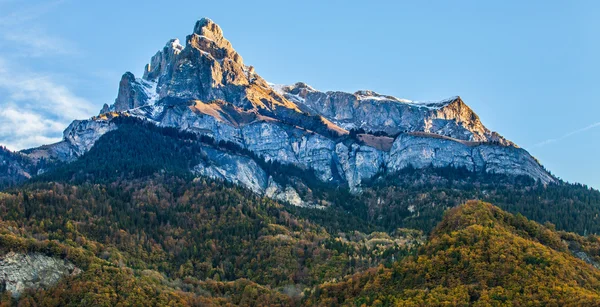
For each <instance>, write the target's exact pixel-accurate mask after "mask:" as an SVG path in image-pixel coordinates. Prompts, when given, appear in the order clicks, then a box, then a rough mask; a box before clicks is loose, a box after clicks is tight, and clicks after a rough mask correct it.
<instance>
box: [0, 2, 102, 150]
mask: <svg viewBox="0 0 600 307" xmlns="http://www.w3.org/2000/svg"><path fill="white" fill-rule="evenodd" d="M61 2H63V1H46V2H41V3H34V2H29V1H28V2H20V1H7V0H0V11H1V12H2V13H0V45H2V46H3V48H2V49H1V50H0V144H1V145H5V146H7V147H8V148H9V149H12V150H19V149H24V148H30V147H35V146H40V145H43V144H50V143H54V142H57V141H60V140H61V139H62V131H63V130H64V129H65V128H66V127H67V126H68V125H69V123H70V122H71V121H72V120H73V119H83V118H89V117H90V116H91V115H93V114H94V113H95V111H96V107H95V106H94V105H93V104H92V103H91V102H90V101H88V100H87V99H85V98H82V97H80V96H78V95H77V94H75V93H74V92H73V91H72V90H71V89H70V88H69V87H68V85H67V84H66V83H65V81H64V78H62V77H59V76H58V75H56V74H53V73H52V72H48V71H39V70H38V69H36V68H35V66H34V64H32V61H30V60H34V59H38V61H39V59H42V61H46V59H45V58H46V57H47V58H48V59H49V60H50V59H55V58H60V57H64V56H72V55H74V54H77V53H78V51H77V48H76V46H75V44H74V43H72V42H70V41H68V40H65V39H63V38H61V37H59V36H56V35H52V34H51V33H47V30H45V27H44V25H43V24H39V22H38V19H39V18H40V17H42V16H43V15H45V14H48V13H50V12H52V11H53V10H54V9H55V8H56V7H57V6H58V5H60V4H61Z"/></svg>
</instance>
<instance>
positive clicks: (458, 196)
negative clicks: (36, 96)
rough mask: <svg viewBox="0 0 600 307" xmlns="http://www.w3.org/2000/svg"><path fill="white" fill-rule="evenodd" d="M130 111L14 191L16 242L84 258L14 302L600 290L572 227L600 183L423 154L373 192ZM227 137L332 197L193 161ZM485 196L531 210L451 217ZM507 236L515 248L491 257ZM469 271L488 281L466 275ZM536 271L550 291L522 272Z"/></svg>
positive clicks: (402, 299)
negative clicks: (281, 188)
mask: <svg viewBox="0 0 600 307" xmlns="http://www.w3.org/2000/svg"><path fill="white" fill-rule="evenodd" d="M115 122H116V123H117V124H118V125H119V129H117V130H114V131H111V132H108V133H106V134H105V135H103V136H102V137H101V138H100V139H99V140H98V141H97V143H96V145H95V146H94V147H93V148H92V149H91V150H90V151H89V152H87V153H86V154H85V155H84V156H82V157H81V158H79V159H77V160H76V161H74V162H71V163H62V164H57V165H51V167H47V168H46V169H44V172H43V174H41V175H38V176H34V177H33V178H32V179H31V180H29V181H27V182H25V183H22V184H21V185H18V186H13V187H10V188H8V189H5V190H4V192H2V193H1V194H0V220H1V224H0V252H1V254H2V255H7V254H8V253H9V252H17V253H25V254H35V253H40V254H43V255H48V256H51V257H55V258H58V259H66V260H68V261H70V262H72V263H74V264H75V265H76V266H77V267H78V268H80V269H81V270H82V271H81V272H82V273H81V274H78V275H73V276H66V277H63V278H62V279H61V280H60V282H59V283H58V284H56V285H55V286H53V287H50V288H46V289H45V290H37V291H32V290H29V291H25V292H23V293H21V295H20V297H19V298H17V297H12V296H11V294H10V293H7V292H5V293H4V295H3V296H2V301H3V302H6V303H9V302H12V303H13V304H17V303H18V304H20V305H23V306H28V305H36V304H40V305H49V306H60V305H69V304H70V305H78V304H80V303H83V304H87V305H91V304H93V303H91V302H94V304H95V303H98V304H105V305H116V304H125V305H126V304H132V305H135V304H140V303H142V302H143V303H149V302H150V303H151V304H155V305H165V304H167V303H170V304H173V305H203V304H204V305H210V304H215V305H227V304H233V305H250V306H267V305H275V306H281V305H286V306H287V305H314V304H321V305H332V304H333V305H338V304H348V305H361V304H363V303H365V304H367V305H377V304H379V302H382V303H383V304H384V305H385V304H391V303H407V304H408V303H415V304H427V305H435V303H436V302H437V301H441V300H450V301H452V302H455V303H456V304H458V305H460V304H462V303H466V304H469V303H473V304H474V303H477V302H479V303H482V304H483V303H484V302H487V301H486V300H489V301H490V302H492V303H505V304H510V303H513V302H522V301H523V300H524V299H525V297H535V299H536V300H538V301H539V302H540V304H541V305H543V304H542V302H550V303H563V302H565V303H579V302H586V303H591V302H596V301H595V299H596V295H597V291H598V287H597V276H598V271H597V269H595V268H594V267H593V266H592V265H588V264H585V263H584V262H583V261H580V260H577V259H576V258H575V256H573V255H578V257H581V258H583V259H586V260H587V261H588V262H590V263H591V264H595V265H597V263H598V262H600V241H598V238H597V237H596V236H593V235H590V236H587V237H582V236H579V235H577V234H574V233H568V232H565V231H562V230H567V231H575V232H578V233H580V234H588V235H589V234H592V233H595V232H597V231H598V228H597V227H598V226H597V224H598V223H596V218H597V214H598V211H600V209H599V206H598V203H599V202H600V197H599V193H598V191H596V190H592V189H589V188H587V187H585V186H581V185H570V184H565V183H558V184H549V185H543V184H540V183H537V182H535V181H533V180H531V179H529V178H528V177H511V176H504V175H493V174H484V173H473V172H468V171H466V170H464V169H455V168H441V169H440V168H437V169H436V168H430V169H426V170H418V171H417V170H414V169H411V168H408V169H405V170H403V171H401V172H395V173H387V172H384V173H382V174H381V175H380V176H379V177H378V179H374V180H373V181H371V182H367V183H365V184H364V185H363V187H362V192H361V193H350V191H349V189H348V187H345V186H335V185H333V184H328V183H323V182H321V181H319V180H317V179H316V177H315V175H314V173H312V170H310V169H308V170H303V169H300V168H298V167H296V166H290V165H285V164H280V163H273V162H266V161H265V160H263V159H262V158H261V157H260V156H257V155H255V154H253V153H251V152H249V151H246V150H243V149H241V148H240V147H239V146H236V145H235V144H231V143H227V142H219V143H217V142H215V141H214V140H213V139H211V138H208V137H199V136H197V135H194V134H190V133H186V132H181V131H178V130H176V129H173V128H159V127H156V126H154V125H153V124H151V123H149V122H146V121H141V120H139V119H135V118H127V117H123V118H120V119H117V120H116V121H115ZM211 148H218V149H219V150H222V151H226V152H229V153H231V154H236V155H242V156H245V157H248V158H250V159H252V160H253V161H256V163H258V164H260V165H261V166H262V167H263V168H264V169H265V170H267V171H268V174H269V175H270V176H272V177H273V178H277V180H278V181H279V182H285V183H286V184H289V185H293V186H294V188H295V189H296V190H297V191H299V193H300V194H301V196H302V197H303V198H304V199H310V200H311V201H314V202H316V203H319V204H321V205H322V206H324V208H323V209H317V208H302V207H296V206H292V205H288V204H285V203H281V202H278V201H274V200H272V199H269V198H267V197H263V196H260V195H257V194H256V193H253V192H252V191H250V190H248V189H245V188H243V187H240V186H237V185H234V184H231V183H227V182H223V181H218V180H212V179H209V178H206V177H202V176H194V175H193V174H192V173H190V172H189V169H190V167H191V166H193V165H196V164H197V163H199V162H200V161H203V159H205V154H206V152H207V150H210V149H211ZM470 199H482V200H487V201H492V202H493V203H494V204H497V205H498V206H499V207H500V208H502V209H505V210H508V211H510V212H515V213H520V214H518V215H511V214H509V213H506V212H503V211H501V210H500V209H498V208H496V207H491V206H490V205H483V204H481V203H477V202H475V203H469V204H468V205H467V206H464V207H460V208H459V209H452V210H451V211H450V212H449V213H448V214H447V216H446V218H445V219H444V220H443V221H442V217H443V215H444V212H446V211H447V210H448V209H450V208H455V207H456V206H458V205H460V204H462V203H465V202H467V201H469V200H470ZM521 214H522V215H521ZM526 217H527V218H532V219H534V220H536V221H538V222H540V223H546V222H548V221H549V223H546V224H545V225H546V226H540V225H539V224H536V223H534V222H530V221H527V219H526ZM440 221H442V223H441V224H440V225H439V226H437V228H435V230H433V232H432V233H431V231H432V229H434V227H435V226H436V225H437V224H438V223H439V222H440ZM546 227H548V228H546ZM555 230H561V231H555ZM430 233H431V235H430V236H428V235H429V234H430ZM426 240H427V243H426V244H425V245H424V246H422V245H423V244H424V242H425V241H426ZM491 247H494V248H496V247H497V248H502V249H503V250H506V251H507V252H508V251H510V254H507V255H506V257H508V258H502V259H496V258H489V257H488V258H481V257H483V256H481V255H482V253H483V251H486V250H487V249H488V248H491ZM492 251H493V250H492ZM417 252H418V254H417ZM494 252H495V251H494ZM497 252H500V251H499V250H498V251H497ZM488 254H489V253H488ZM483 255H485V254H483ZM489 256H490V257H492V256H494V257H495V253H494V254H489ZM511 257H512V258H511ZM506 259H509V260H510V261H511V262H507V261H506ZM511 267H514V268H516V269H515V270H516V271H515V270H512V269H511ZM558 267H565V268H566V269H565V270H564V271H558V270H556V268H558ZM502 270H506V272H504V273H505V274H504V275H501V274H500V273H501V271H502ZM436 272H437V273H436ZM464 272H469V273H468V276H472V279H461V278H462V277H461V276H462V275H463V274H464ZM436 274H437V275H436ZM499 274H500V275H499ZM527 274H529V275H531V276H534V279H533V280H536V282H537V283H536V284H535V286H533V287H534V288H535V289H533V288H527V289H525V288H519V287H518V286H517V284H520V283H521V282H522V281H523V280H526V278H525V276H526V275H527ZM496 275H498V277H494V276H496ZM348 276H351V277H348ZM554 284H556V287H554V286H552V287H551V286H550V285H554ZM378 289H381V291H379V290H378ZM532 289H533V290H532ZM527 291H529V292H527ZM549 297H550V298H556V301H549V300H548V298H549ZM569 299H570V300H569ZM579 300H580V301H579Z"/></svg>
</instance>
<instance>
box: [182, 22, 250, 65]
mask: <svg viewBox="0 0 600 307" xmlns="http://www.w3.org/2000/svg"><path fill="white" fill-rule="evenodd" d="M186 43H187V44H188V45H190V46H192V47H193V48H196V49H199V50H202V51H204V52H208V53H209V54H210V55H212V56H213V57H214V58H215V59H217V60H222V59H224V58H230V59H231V60H233V61H234V62H235V63H236V64H238V65H240V66H244V62H243V60H242V57H241V56H240V55H239V54H238V53H237V52H236V51H235V50H234V49H233V47H232V46H231V43H230V42H229V41H228V40H227V39H226V38H225V37H223V31H222V30H221V27H219V25H217V24H216V23H214V22H213V21H212V20H210V19H208V18H202V19H200V20H198V21H197V22H196V25H195V26H194V33H193V34H191V35H188V37H187V42H186Z"/></svg>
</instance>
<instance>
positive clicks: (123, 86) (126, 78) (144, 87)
mask: <svg viewBox="0 0 600 307" xmlns="http://www.w3.org/2000/svg"><path fill="white" fill-rule="evenodd" d="M150 87H151V86H150V85H149V84H145V83H143V82H142V81H141V80H138V79H136V78H135V76H134V75H133V74H132V73H131V72H126V73H125V74H123V76H122V77H121V81H120V82H119V93H118V95H117V99H115V103H114V104H113V106H112V107H110V108H108V110H105V108H103V109H102V111H117V112H119V111H126V110H130V109H134V108H138V107H141V106H144V105H146V104H147V103H148V101H149V100H150V98H151V97H152V95H153V93H152V92H151V91H149V89H150ZM104 113H106V112H104Z"/></svg>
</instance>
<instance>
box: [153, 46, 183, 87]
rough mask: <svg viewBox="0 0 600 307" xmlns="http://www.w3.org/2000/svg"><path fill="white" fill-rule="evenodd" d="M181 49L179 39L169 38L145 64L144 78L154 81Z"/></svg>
mask: <svg viewBox="0 0 600 307" xmlns="http://www.w3.org/2000/svg"><path fill="white" fill-rule="evenodd" d="M181 50H183V46H181V44H180V43H179V39H177V38H174V39H170V40H169V41H168V42H167V43H166V44H165V47H163V49H162V50H159V51H158V52H156V54H155V55H154V56H153V57H152V59H151V60H150V63H148V64H146V67H145V68H144V79H145V80H148V81H155V80H156V79H157V78H158V77H159V76H160V75H161V74H162V73H163V72H164V71H165V69H166V68H167V65H168V64H169V63H170V62H171V61H173V58H174V57H175V56H176V55H178V54H179V53H180V52H181Z"/></svg>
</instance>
